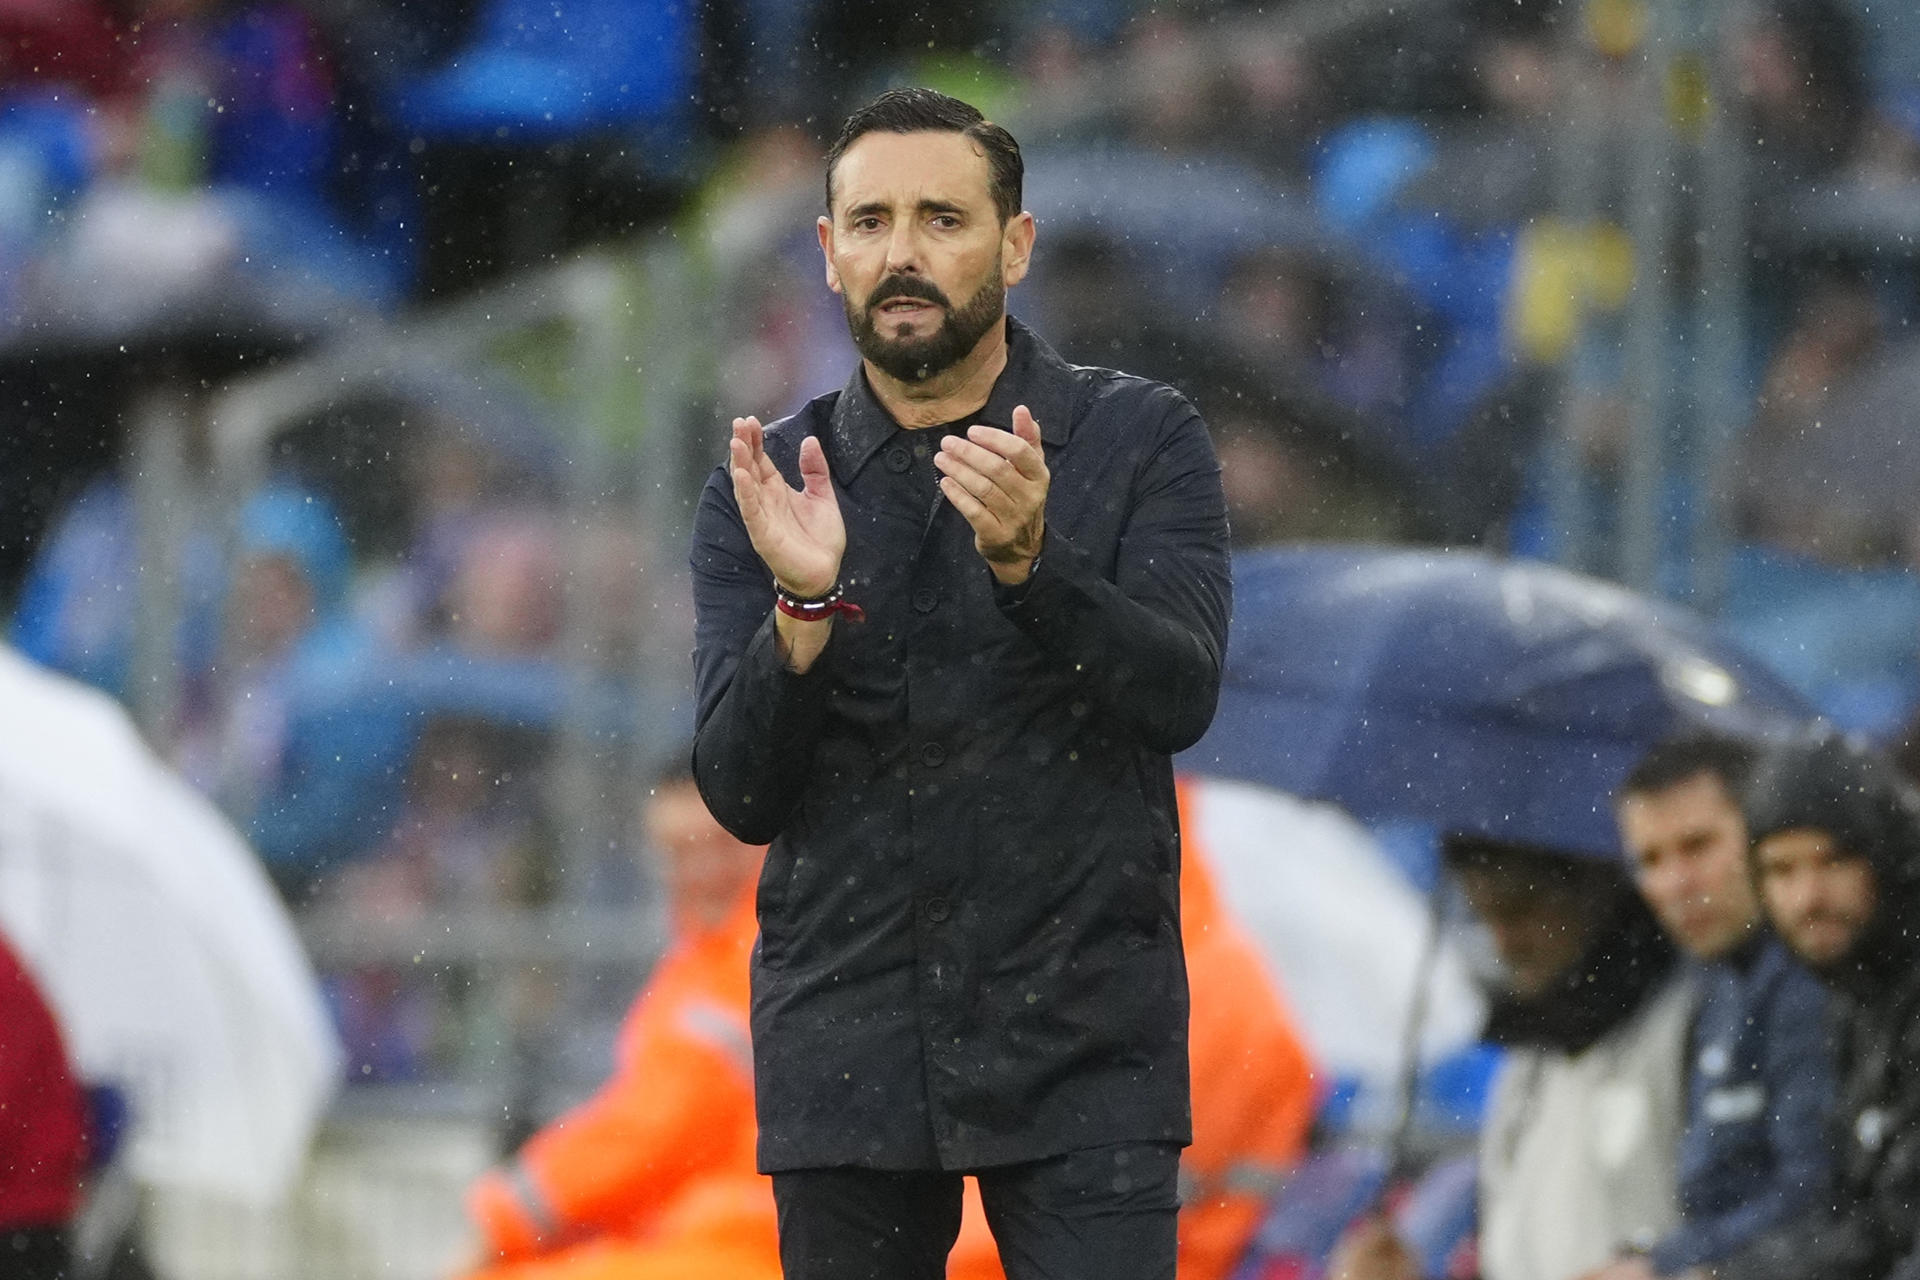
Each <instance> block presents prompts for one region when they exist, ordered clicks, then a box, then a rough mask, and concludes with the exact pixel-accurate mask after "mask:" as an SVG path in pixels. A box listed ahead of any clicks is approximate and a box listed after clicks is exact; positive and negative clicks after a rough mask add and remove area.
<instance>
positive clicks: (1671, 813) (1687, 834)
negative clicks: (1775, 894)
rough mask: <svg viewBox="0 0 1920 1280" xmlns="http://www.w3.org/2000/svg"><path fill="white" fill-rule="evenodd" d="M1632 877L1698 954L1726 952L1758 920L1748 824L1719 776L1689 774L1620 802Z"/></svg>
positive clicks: (1675, 935)
mask: <svg viewBox="0 0 1920 1280" xmlns="http://www.w3.org/2000/svg"><path fill="white" fill-rule="evenodd" d="M1619 818H1620V839H1621V841H1622V843H1624V844H1625V845H1626V847H1627V856H1628V858H1629V860H1630V861H1631V863H1632V866H1633V875H1634V882H1635V883H1636V884H1637V885H1638V886H1639V888H1640V895H1641V896H1642V897H1644V898H1645V899H1646V900H1647V905H1648V906H1650V907H1652V908H1653V914H1654V915H1656V916H1658V917H1659V919H1660V923H1661V924H1662V925H1663V926H1665V928H1666V930H1667V933H1668V934H1669V935H1670V936H1671V937H1672V938H1673V940H1674V941H1675V942H1677V943H1679V944H1680V945H1681V946H1683V947H1685V948H1686V949H1687V950H1688V951H1690V952H1692V953H1693V954H1694V955H1696V956H1699V957H1700V958H1702V959H1704V960H1713V959H1717V958H1719V957H1721V956H1724V955H1726V954H1728V953H1729V952H1731V951H1732V950H1733V949H1734V948H1735V947H1737V946H1739V945H1740V943H1741V942H1742V941H1743V940H1744V939H1745V938H1746V937H1747V935H1748V934H1749V933H1751V932H1752V930H1753V928H1754V926H1755V925H1756V924H1757V923H1758V922H1759V915H1760V907H1759V903H1758V902H1757V901H1756V900H1755V898H1754V893H1753V881H1752V879H1751V877H1750V876H1749V875H1748V872H1747V824H1746V820H1745V819H1744V818H1742V817H1741V815H1740V806H1739V805H1737V804H1735V803H1734V800H1733V797H1732V796H1731V795H1729V794H1728V793H1727V788H1726V784H1725V783H1723V782H1722V781H1721V780H1720V778H1719V775H1717V774H1714V773H1711V772H1706V773H1699V774H1695V775H1694V776H1693V777H1691V778H1687V779H1685V780H1683V781H1681V782H1678V783H1676V784H1674V785H1673V786H1671V787H1668V788H1667V789H1666V790H1664V791H1654V792H1646V793H1634V794H1631V795H1628V796H1627V797H1626V798H1625V799H1623V800H1622V801H1621V802H1620V810H1619Z"/></svg>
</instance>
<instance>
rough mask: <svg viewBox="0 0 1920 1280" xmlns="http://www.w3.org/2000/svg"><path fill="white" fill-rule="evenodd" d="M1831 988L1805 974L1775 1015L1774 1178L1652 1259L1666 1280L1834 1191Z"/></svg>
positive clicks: (1671, 1239) (1770, 1056)
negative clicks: (1830, 1190)
mask: <svg viewBox="0 0 1920 1280" xmlns="http://www.w3.org/2000/svg"><path fill="white" fill-rule="evenodd" d="M1829 1026H1830V1021H1829V1018H1828V1010H1827V995H1826V991H1825V988H1823V987H1822V986H1821V985H1820V983H1819V982H1818V981H1817V980H1816V979H1815V978H1813V977H1812V976H1811V975H1810V974H1806V973H1804V972H1802V971H1800V970H1798V969H1796V970H1793V971H1791V972H1790V973H1789V974H1788V975H1787V976H1786V978H1785V979H1784V981H1783V985H1782V987H1781V990H1780V997H1779V998H1778V999H1777V1000H1774V1001H1773V1002H1772V1003H1771V1005H1770V1006H1769V1009H1768V1016H1767V1025H1766V1040H1765V1044H1766V1051H1765V1057H1764V1059H1763V1062H1762V1068H1761V1070H1762V1073H1763V1075H1764V1077H1765V1079H1766V1082H1767V1098H1768V1106H1769V1108H1770V1110H1769V1114H1768V1123H1767V1140H1768V1144H1769V1146H1770V1147H1771V1148H1772V1152H1773V1176H1772V1178H1771V1179H1770V1180H1769V1181H1768V1183H1767V1185H1766V1187H1765V1188H1764V1189H1762V1190H1761V1191H1760V1192H1758V1193H1757V1194H1756V1195H1754V1197H1753V1198H1752V1199H1750V1200H1748V1201H1746V1202H1745V1203H1744V1204H1742V1205H1740V1206H1739V1207H1738V1208H1735V1209H1732V1210H1730V1211H1728V1212H1726V1213H1722V1214H1717V1215H1714V1216H1712V1217H1705V1218H1695V1219H1691V1220H1689V1221H1688V1222H1686V1223H1685V1224H1684V1225H1683V1226H1681V1227H1680V1228H1679V1229H1678V1230H1676V1231H1674V1232H1673V1233H1672V1234H1671V1235H1669V1236H1668V1237H1667V1238H1666V1239H1664V1240H1662V1241H1661V1242H1660V1243H1659V1244H1658V1245H1656V1246H1655V1247H1654V1248H1653V1250H1652V1251H1651V1256H1650V1261H1652V1263H1653V1265H1654V1269H1655V1270H1656V1271H1657V1272H1659V1274H1661V1275H1674V1274H1677V1273H1679V1272H1682V1271H1685V1270H1687V1269H1688V1268H1689V1267H1694V1266H1698V1265H1700V1264H1702V1263H1706V1262H1712V1261H1714V1260H1716V1259H1719V1258H1725V1257H1728V1256H1730V1255H1732V1254H1734V1253H1736V1252H1737V1251H1738V1250H1739V1249H1740V1248H1741V1247H1742V1246H1743V1245H1745V1244H1747V1243H1748V1242H1749V1241H1752V1240H1755V1239H1757V1238H1758V1237H1760V1236H1761V1235H1763V1234H1764V1233H1766V1232H1769V1231H1772V1230H1773V1229H1774V1228H1776V1227H1779V1226H1781V1225H1783V1224H1785V1223H1787V1222H1789V1221H1790V1220H1791V1219H1792V1218H1793V1217H1794V1215H1795V1214H1797V1213H1798V1212H1800V1210H1801V1209H1802V1208H1804V1207H1805V1206H1806V1205H1808V1204H1811V1203H1812V1202H1813V1201H1814V1199H1815V1198H1816V1197H1817V1196H1819V1195H1820V1194H1821V1193H1822V1192H1824V1191H1825V1190H1827V1188H1828V1186H1829V1179H1830V1177H1831V1174H1832V1165H1833V1130H1832V1128H1831V1125H1832V1119H1833V1115H1832V1108H1833V1090H1834V1081H1833V1044H1832V1040H1831V1038H1830V1035H1829V1032H1828V1028H1829Z"/></svg>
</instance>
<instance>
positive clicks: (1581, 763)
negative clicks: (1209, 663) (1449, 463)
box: [1181, 547, 1812, 857]
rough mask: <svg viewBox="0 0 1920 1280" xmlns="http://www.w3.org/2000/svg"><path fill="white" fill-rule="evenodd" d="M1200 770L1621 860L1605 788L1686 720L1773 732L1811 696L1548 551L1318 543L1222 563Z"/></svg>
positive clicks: (1687, 620)
mask: <svg viewBox="0 0 1920 1280" xmlns="http://www.w3.org/2000/svg"><path fill="white" fill-rule="evenodd" d="M1234 575H1235V594H1236V602H1235V609H1234V620H1233V638H1232V642H1231V644H1230V645H1229V648H1228V651H1227V662H1226V673H1225V681H1224V686H1223V688H1222V690H1221V695H1220V710H1219V714H1218V715H1217V716H1216V717H1215V720H1214V723H1213V728H1212V730H1211V731H1210V732H1209V733H1208V734H1207V736H1206V737H1205V738H1204V739H1202V741H1201V742H1200V743H1199V745H1197V746H1195V747H1194V748H1192V749H1191V750H1190V751H1188V752H1187V753H1186V755H1185V756H1184V757H1183V759H1182V761H1181V764H1182V766H1183V767H1184V768H1187V769H1189V770H1192V771H1194V772H1197V773H1205V774H1213V775H1216V776H1223V777H1233V778H1242V779H1245V780H1248V781H1252V782H1261V783H1265V784H1267V785H1269V786H1274V787H1278V788H1280V789H1281V790H1284V791H1290V792H1293V793H1295V794H1297V795H1303V796H1309V797H1315V798H1319V799H1325V800H1331V801H1334V802H1336V803H1338V804H1340V805H1343V806H1345V807H1346V808H1347V809H1348V810H1350V811H1351V812H1353V813H1354V814H1355V815H1357V816H1359V817H1361V818H1363V819H1380V818H1390V817H1398V818H1414V819H1421V820H1425V821H1428V822H1432V823H1434V824H1436V825H1437V826H1440V827H1442V828H1445V829H1448V830H1454V831H1463V832H1472V833H1476V834H1481V835H1486V836H1490V837H1493V838H1496V839H1504V840H1510V841H1516V842H1524V843H1531V844H1536V845H1545V846H1548V847H1552V848H1556V849H1564V850H1568V851H1573V852H1584V853H1591V854H1595V855H1599V856H1607V857H1611V856H1614V854H1615V853H1616V851H1617V849H1618V847H1619V845H1618V839H1617V837H1616V835H1615V833H1614V826H1613V814H1612V794H1613V790H1614V788H1615V787H1616V786H1617V785H1618V784H1619V782H1620V781H1621V779H1622V778H1623V777H1624V776H1625V774H1626V772H1627V770H1628V769H1629V768H1630V767H1632V765H1633V763H1634V761H1635V760H1636V759H1637V758H1638V757H1639V755H1640V754H1641V753H1642V752H1643V751H1644V750H1645V749H1646V748H1647V747H1648V746H1650V745H1652V744H1653V743H1654V742H1655V741H1657V740H1658V739H1660V738H1661V737H1663V736H1665V735H1666V734H1667V733H1669V732H1670V731H1672V730H1674V729H1675V728H1677V727H1680V726H1682V725H1687V724H1694V725H1700V726H1703V727H1712V728H1719V729H1723V730H1725V731H1728V732H1735V733H1746V734H1763V735H1764V734H1773V733H1779V732H1784V731H1785V730H1787V729H1789V728H1791V727H1792V726H1794V725H1797V724H1801V723H1804V722H1805V721H1806V720H1808V719H1809V718H1810V717H1811V714H1812V713H1811V710H1810V708H1809V707H1808V706H1807V704H1806V702H1805V701H1804V700H1803V699H1802V698H1801V697H1800V695H1799V694H1797V693H1795V692H1794V691H1793V690H1792V689H1790V688H1788V687H1787V686H1786V685H1785V684H1784V683H1783V682H1781V681H1780V680H1779V679H1778V678H1777V677H1775V676H1773V675H1772V674H1771V673H1769V672H1768V671H1766V670H1765V669H1764V668H1762V667H1761V666H1760V665H1759V664H1758V663H1757V662H1756V661H1755V660H1753V659H1752V658H1750V657H1747V656H1746V655H1744V654H1742V653H1741V652H1739V651H1738V650H1737V649H1736V648H1735V647H1734V646H1733V645H1732V644H1730V643H1729V642H1727V641H1725V640H1722V639H1720V638H1718V637H1717V636H1716V635H1715V634H1714V633H1713V632H1712V630H1711V629H1710V628H1709V627H1708V625H1707V624H1706V623H1705V621H1704V620H1702V619H1700V618H1699V617H1697V616H1696V615H1694V614H1692V613H1690V612H1688V611H1686V610H1685V609H1682V608H1680V607H1678V606H1674V605H1668V604H1665V603H1661V604H1655V603H1654V602H1652V601H1649V600H1647V599H1645V598H1643V597H1641V596H1637V595H1634V594H1632V593H1631V592H1628V591H1625V590H1623V589H1622V588H1619V587H1616V586H1613V585H1610V584H1608V583H1604V582H1600V581H1597V580H1595V579H1592V578H1585V577H1581V576H1579V575H1576V574H1572V573H1568V572H1566V571H1564V570H1561V569H1557V568H1554V567H1552V566H1550V565H1546V564H1541V563H1537V562H1533V561H1525V560H1501V559H1497V558H1494V557H1492V556H1488V555H1485V554H1481V553H1478V552H1464V551H1420V550H1405V549H1392V550H1388V549H1378V548H1355V547H1315V548H1303V549H1284V550H1275V551H1264V552H1256V553H1253V554H1250V555H1247V556H1244V557H1242V558H1241V559H1239V560H1238V561H1237V562H1236V564H1235V568H1234Z"/></svg>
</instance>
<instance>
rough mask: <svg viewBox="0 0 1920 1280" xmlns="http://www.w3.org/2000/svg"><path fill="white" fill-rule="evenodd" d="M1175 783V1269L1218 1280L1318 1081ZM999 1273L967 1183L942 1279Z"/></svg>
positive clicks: (1301, 1140)
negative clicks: (1211, 868) (1181, 1081)
mask: <svg viewBox="0 0 1920 1280" xmlns="http://www.w3.org/2000/svg"><path fill="white" fill-rule="evenodd" d="M1180 792H1181V794H1180V801H1181V831H1182V833H1183V837H1184V838H1183V848H1184V852H1185V857H1184V858H1183V859H1182V860H1181V865H1180V910H1181V933H1182V935H1183V937H1184V938H1185V941H1186V952H1187V977H1188V980H1189V981H1190V982H1191V984H1192V987H1193V1020H1192V1034H1191V1051H1192V1062H1193V1145H1192V1146H1191V1147H1189V1148H1187V1152H1186V1154H1185V1156H1183V1157H1182V1159H1181V1161H1180V1181H1181V1184H1182V1185H1181V1195H1180V1277H1181V1280H1226V1278H1227V1277H1228V1276H1231V1275H1233V1274H1234V1272H1235V1269H1236V1268H1237V1267H1238V1266H1239V1264H1240V1259H1241V1256H1242V1255H1243V1254H1244V1253H1245V1252H1246V1248H1247V1244H1248V1242H1249V1241H1250V1240H1252V1238H1253V1233H1254V1231H1255V1230H1256V1229H1258V1227H1259V1225H1260V1222H1261V1220H1262V1219H1263V1218H1264V1216H1265V1214H1266V1210H1267V1206H1268V1204H1269V1202H1270V1201H1271V1200H1272V1198H1273V1196H1274V1193H1275V1192H1276V1191H1278V1190H1279V1188H1280V1186H1281V1184H1282V1183H1283V1182H1284V1181H1285V1180H1286V1177H1287V1174H1288V1173H1289V1172H1291V1171H1292V1169H1293V1167H1294V1165H1295V1164H1296V1163H1297V1162H1298V1161H1299V1159H1300V1156H1301V1155H1302V1153H1303V1152H1305V1150H1306V1146H1307V1136H1308V1131H1309V1130H1310V1129H1311V1128H1312V1126H1313V1116H1314V1112H1315V1111H1316V1110H1317V1108H1318V1107H1319V1103H1320V1098H1321V1089H1320V1086H1319V1082H1318V1080H1317V1079H1316V1077H1315V1072H1314V1065H1313V1061H1312V1059H1311V1058H1310V1057H1309V1055H1308V1053H1307V1049H1306V1045H1305V1042H1304V1040H1303V1039H1302V1037H1301V1034H1300V1030H1299V1027H1298V1026H1297V1025H1296V1023H1295V1022H1294V1019H1293V1015H1292V1013H1291V1012H1290V1011H1289V1010H1288V1009H1287V1007H1286V1001H1285V998H1284V993H1283V992H1282V991H1281V989H1280V985H1279V983H1278V982H1276V981H1275V980H1274V976H1273V975H1272V974H1271V973H1269V972H1268V970H1267V965H1266V961H1265V960H1264V959H1263V958H1262V956H1261V954H1260V950H1259V947H1258V946H1257V945H1256V944H1255V943H1254V941H1253V939H1252V938H1251V937H1249V936H1248V935H1247V932H1246V930H1245V929H1244V928H1242V927H1241V925H1240V923H1239V921H1238V920H1237V919H1236V918H1235V917H1234V913H1233V909H1232V906H1231V904H1229V903H1226V902H1223V901H1221V900H1220V898H1219V896H1218V894H1217V892H1216V888H1215V884H1214V881H1213V877H1212V876H1211V874H1209V872H1208V869H1207V867H1208V859H1207V851H1206V848H1205V846H1204V844H1203V843H1202V842H1201V841H1200V840H1199V839H1197V838H1196V835H1195V827H1194V824H1193V822H1192V821H1191V820H1190V819H1191V816H1192V814H1191V810H1190V808H1189V807H1188V793H1187V788H1186V787H1185V786H1182V787H1181V788H1180ZM1202 834H1204V833H1202ZM1275 853H1276V855H1277V856H1278V855H1280V854H1283V853H1284V850H1278V849H1276V850H1275ZM1001 1274H1002V1272H1001V1270H1000V1262H999V1255H998V1253H997V1252H996V1250H995V1247H994V1243H993V1237H992V1234H991V1233H990V1232H989V1231H988V1229H987V1223H986V1217H985V1214H984V1212H983V1211H982V1209H981V1208H980V1198H979V1196H978V1194H977V1193H976V1191H975V1189H974V1187H973V1185H972V1184H971V1183H969V1184H968V1193H967V1199H966V1212H965V1215H964V1217H963V1218H962V1221H961V1227H960V1240H959V1242H958V1243H957V1244H956V1245H955V1246H954V1249H953V1253H952V1254H951V1255H950V1256H949V1257H948V1260H947V1276H948V1280H997V1277H999V1276H1000V1275H1001Z"/></svg>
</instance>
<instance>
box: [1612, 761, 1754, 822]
mask: <svg viewBox="0 0 1920 1280" xmlns="http://www.w3.org/2000/svg"><path fill="white" fill-rule="evenodd" d="M1620 809H1621V812H1622V813H1623V814H1631V813H1636V812H1637V813H1653V812H1659V813H1662V814H1664V815H1667V816H1670V817H1676V818H1677V817H1693V818H1701V817H1708V816H1715V817H1718V816H1723V815H1725V814H1728V813H1731V814H1733V815H1735V816H1738V815H1739V813H1740V802H1739V800H1738V799H1737V798H1735V796H1734V793H1733V789H1732V788H1731V787H1729V786H1728V785H1727V782H1726V779H1724V778H1722V777H1721V776H1720V775H1719V774H1718V773H1715V772H1714V771H1713V770H1711V769H1702V770H1701V771H1700V772H1698V773H1690V774H1688V775H1687V776H1686V777H1684V778H1682V779H1680V780H1679V781H1678V782H1675V783H1672V784H1670V785H1668V786H1664V787H1661V788H1659V789H1658V790H1653V791H1630V792H1628V793H1627V794H1626V795H1625V796H1624V797H1622V798H1621V801H1620Z"/></svg>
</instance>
